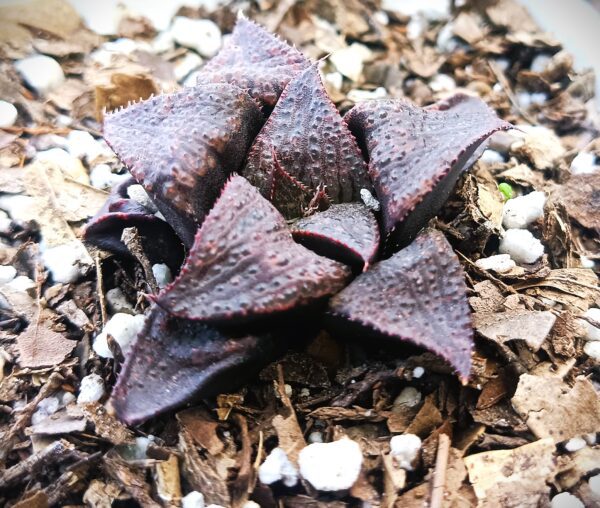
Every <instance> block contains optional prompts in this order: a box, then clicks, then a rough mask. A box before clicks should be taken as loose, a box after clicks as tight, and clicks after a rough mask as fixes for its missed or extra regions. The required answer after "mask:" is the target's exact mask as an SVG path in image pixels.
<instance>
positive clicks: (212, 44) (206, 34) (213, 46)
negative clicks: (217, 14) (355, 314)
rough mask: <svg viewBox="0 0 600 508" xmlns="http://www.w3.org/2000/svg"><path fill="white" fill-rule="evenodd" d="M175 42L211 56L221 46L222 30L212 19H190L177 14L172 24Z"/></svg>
mask: <svg viewBox="0 0 600 508" xmlns="http://www.w3.org/2000/svg"><path fill="white" fill-rule="evenodd" d="M171 35H172V36H173V39H174V40H175V42H177V43H178V44H180V45H181V46H185V47H186V48H191V49H194V50H196V51H197V52H198V53H200V55H202V56H203V57H206V58H211V57H213V56H215V55H216V54H217V52H218V51H219V49H220V48H221V30H220V29H219V27H218V26H217V25H216V24H215V23H214V22H212V21H211V20H210V19H190V18H186V17H183V16H177V17H176V18H175V19H174V20H173V25H172V26H171Z"/></svg>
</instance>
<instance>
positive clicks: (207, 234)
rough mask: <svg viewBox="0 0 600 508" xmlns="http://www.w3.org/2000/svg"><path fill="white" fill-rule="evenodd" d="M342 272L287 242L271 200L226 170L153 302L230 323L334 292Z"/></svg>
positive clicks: (337, 265)
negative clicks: (183, 257)
mask: <svg viewBox="0 0 600 508" xmlns="http://www.w3.org/2000/svg"><path fill="white" fill-rule="evenodd" d="M349 276H350V271H349V269H348V268H347V267H345V266H344V265H342V264H341V263H337V262H335V261H332V260H329V259H327V258H324V257H321V256H318V255H316V254H315V253H313V252H311V251H310V250H308V249H306V248H305V247H303V246H301V245H299V244H297V243H296V242H294V240H293V239H292V235H291V233H290V231H289V229H288V227H287V224H286V222H285V220H284V218H283V217H282V216H281V214H280V213H279V212H278V211H277V210H276V209H275V208H274V207H273V205H272V204H271V203H269V202H268V201H267V200H266V199H265V198H263V197H262V196H261V195H260V194H259V192H258V190H257V189H256V188H255V187H253V186H252V185H250V183H249V182H248V181H247V180H246V179H245V178H243V177H241V176H237V175H234V176H233V177H232V178H231V179H230V180H229V182H227V185H226V186H225V188H224V190H223V193H222V195H221V197H220V198H219V199H218V200H217V203H216V204H215V206H214V208H213V209H212V210H211V212H210V213H209V215H208V216H207V218H206V220H205V221H204V223H203V224H202V227H201V228H200V230H199V231H198V234H197V235H196V240H195V242H194V246H193V247H192V249H191V251H190V253H189V256H188V258H187V261H186V263H185V265H184V266H183V268H182V269H181V273H180V275H179V277H178V278H177V279H176V280H175V281H174V282H173V283H172V284H171V285H169V286H168V287H166V288H165V289H164V290H163V291H162V293H160V294H159V295H158V297H157V303H158V304H159V305H160V306H161V307H163V308H164V309H166V310H167V311H169V312H170V313H172V314H174V315H177V316H179V317H184V318H188V319H198V320H202V321H207V322H221V321H235V320H240V319H247V318H256V317H259V316H264V315H270V314H273V313H277V312H283V311H286V310H290V309H293V308H296V307H299V306H303V305H306V304H309V303H311V302H314V301H316V300H319V299H321V298H323V297H326V296H329V295H331V294H334V293H335V292H337V291H339V290H340V289H341V288H342V287H344V285H345V284H346V283H347V281H348V279H349Z"/></svg>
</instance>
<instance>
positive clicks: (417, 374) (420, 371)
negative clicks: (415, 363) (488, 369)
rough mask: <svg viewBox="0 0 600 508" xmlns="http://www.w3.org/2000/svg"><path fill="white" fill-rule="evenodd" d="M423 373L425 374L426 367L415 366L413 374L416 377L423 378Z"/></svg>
mask: <svg viewBox="0 0 600 508" xmlns="http://www.w3.org/2000/svg"><path fill="white" fill-rule="evenodd" d="M423 374H425V369H424V368H423V367H415V368H414V369H413V372H412V376H413V377H414V378H415V379H420V378H422V377H423Z"/></svg>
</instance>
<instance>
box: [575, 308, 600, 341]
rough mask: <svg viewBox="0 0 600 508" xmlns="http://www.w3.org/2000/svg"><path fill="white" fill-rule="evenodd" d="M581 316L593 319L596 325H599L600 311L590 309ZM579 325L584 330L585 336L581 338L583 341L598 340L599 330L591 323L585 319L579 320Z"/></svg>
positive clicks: (599, 336)
mask: <svg viewBox="0 0 600 508" xmlns="http://www.w3.org/2000/svg"><path fill="white" fill-rule="evenodd" d="M583 315H584V316H585V317H588V318H590V319H593V320H594V321H596V322H597V323H600V309H599V308H597V307H590V308H589V309H588V310H586V311H585V312H584V313H583ZM579 324H580V325H581V326H582V327H583V329H584V332H585V335H584V336H583V338H584V339H585V340H590V341H592V340H593V341H597V340H600V328H597V327H595V326H594V325H593V324H592V323H590V322H588V321H586V320H585V319H580V320H579Z"/></svg>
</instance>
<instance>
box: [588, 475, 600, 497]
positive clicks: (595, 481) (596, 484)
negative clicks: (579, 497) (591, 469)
mask: <svg viewBox="0 0 600 508" xmlns="http://www.w3.org/2000/svg"><path fill="white" fill-rule="evenodd" d="M588 485H589V486H590V490H591V491H592V492H593V493H594V494H595V495H596V496H600V474H597V475H595V476H592V477H591V478H590V479H589V480H588Z"/></svg>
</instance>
